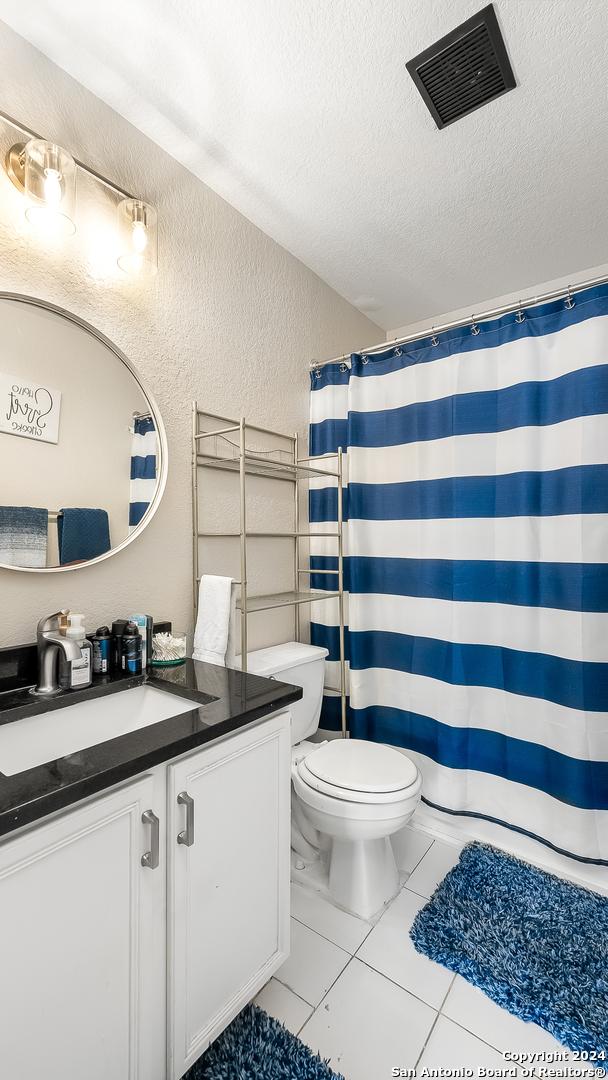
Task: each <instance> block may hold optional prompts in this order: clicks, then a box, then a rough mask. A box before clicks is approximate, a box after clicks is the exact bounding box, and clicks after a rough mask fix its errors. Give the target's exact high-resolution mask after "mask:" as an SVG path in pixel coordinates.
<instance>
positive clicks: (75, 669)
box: [59, 612, 93, 690]
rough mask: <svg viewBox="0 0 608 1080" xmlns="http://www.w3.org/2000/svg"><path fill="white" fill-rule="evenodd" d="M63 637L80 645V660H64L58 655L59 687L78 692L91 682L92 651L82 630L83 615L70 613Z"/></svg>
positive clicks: (83, 629)
mask: <svg viewBox="0 0 608 1080" xmlns="http://www.w3.org/2000/svg"><path fill="white" fill-rule="evenodd" d="M65 636H66V637H68V638H72V639H73V640H74V641H76V642H77V644H78V645H80V659H79V660H66V659H65V657H64V655H63V653H59V685H60V686H61V688H62V689H63V690H78V689H82V687H84V686H90V685H91V683H92V681H93V649H92V646H91V642H90V641H89V640H88V639H87V636H86V631H85V628H84V615H78V614H76V613H75V612H70V614H69V615H68V627H67V629H66V632H65Z"/></svg>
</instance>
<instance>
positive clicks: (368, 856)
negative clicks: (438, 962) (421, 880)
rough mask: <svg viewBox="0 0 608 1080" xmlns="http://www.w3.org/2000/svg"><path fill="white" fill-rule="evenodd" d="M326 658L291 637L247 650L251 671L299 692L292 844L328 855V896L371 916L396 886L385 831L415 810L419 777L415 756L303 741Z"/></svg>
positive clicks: (369, 745) (313, 719)
mask: <svg viewBox="0 0 608 1080" xmlns="http://www.w3.org/2000/svg"><path fill="white" fill-rule="evenodd" d="M326 656H327V649H321V648H319V647H318V646H315V645H303V644H300V643H299V642H296V641H290V642H287V643H286V644H284V645H277V646H274V647H272V648H270V649H259V650H258V651H256V652H251V653H249V655H248V669H249V671H250V672H252V673H253V674H256V675H265V676H266V677H267V678H276V679H280V680H281V681H282V682H288V683H289V682H290V683H294V684H295V685H296V686H301V687H302V689H303V691H304V696H303V698H302V700H301V701H297V702H295V704H294V705H292V706H291V713H292V745H293V750H292V780H293V788H294V791H295V793H296V798H295V800H294V805H293V810H294V814H293V817H294V822H293V826H292V843H293V844H294V846H295V847H297V850H298V851H300V852H301V853H303V854H305V855H308V856H309V857H312V858H320V857H321V858H323V857H327V860H328V890H329V895H330V897H331V898H332V900H334V901H335V903H336V904H338V905H339V906H340V907H343V908H346V909H347V910H348V911H352V912H354V913H355V914H356V915H360V916H362V917H363V918H369V917H370V916H371V915H374V914H375V913H376V912H377V911H378V910H379V909H380V908H381V907H382V906H383V904H385V903H387V901H388V900H390V899H391V898H392V897H393V896H394V895H395V894H396V892H397V890H398V888H399V877H398V872H397V867H396V864H395V858H394V855H393V849H392V847H391V844H390V841H389V836H390V835H391V834H392V833H394V832H397V831H398V830H399V829H401V828H403V826H404V825H405V824H406V822H407V821H408V820H409V818H410V817H411V816H412V814H413V813H414V810H415V809H416V806H417V805H418V802H419V800H420V789H421V786H422V779H421V776H420V773H419V772H418V769H417V768H416V765H415V764H414V762H413V761H410V759H409V758H408V757H406V756H405V754H402V753H401V752H400V751H399V750H395V749H394V748H393V747H390V746H383V745H381V744H380V743H373V742H366V741H363V740H360V739H332V740H331V741H329V742H323V743H313V742H307V741H305V740H306V739H307V738H308V737H309V736H310V735H313V734H314V733H315V731H316V730H317V728H318V726H319V716H320V712H321V703H322V699H323V681H324V669H325V657H326ZM298 825H299V828H298ZM294 834H295V835H294Z"/></svg>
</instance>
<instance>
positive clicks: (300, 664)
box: [237, 641, 328, 745]
mask: <svg viewBox="0 0 608 1080" xmlns="http://www.w3.org/2000/svg"><path fill="white" fill-rule="evenodd" d="M327 655H328V652H327V649H322V648H320V647H319V646H318V645H304V644H302V643H301V642H299V641H287V642H285V643H284V644H283V645H273V646H272V647H271V648H269V649H257V650H255V651H254V652H250V653H248V654H247V670H248V671H250V672H251V674H252V675H264V676H265V677H266V678H267V679H279V680H280V682H286V683H293V684H294V686H301V687H302V689H303V691H304V694H303V697H302V699H301V701H294V702H293V704H292V705H290V706H289V708H290V711H291V716H292V722H291V741H292V744H294V745H295V743H299V742H301V741H302V739H306V738H308V736H309V735H312V734H313V733H314V732H315V731H316V730H317V728H318V726H319V716H320V714H321V703H322V701H323V682H324V677H325V657H326V656H327ZM237 664H238V665H239V666H240V657H239V658H238V661H237Z"/></svg>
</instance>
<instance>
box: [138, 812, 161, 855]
mask: <svg viewBox="0 0 608 1080" xmlns="http://www.w3.org/2000/svg"><path fill="white" fill-rule="evenodd" d="M141 820H142V822H143V824H144V825H151V826H152V832H151V834H150V842H151V845H152V846H151V848H150V850H149V851H144V853H143V855H142V857H141V865H142V866H147V867H148V870H156V867H157V866H158V855H159V851H160V822H159V820H158V818H157V816H156V814H154V813H153V812H152V810H146V811H145V813H143V814H142V815H141Z"/></svg>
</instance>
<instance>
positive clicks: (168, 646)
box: [152, 631, 186, 667]
mask: <svg viewBox="0 0 608 1080" xmlns="http://www.w3.org/2000/svg"><path fill="white" fill-rule="evenodd" d="M185 659H186V635H185V634H184V633H181V632H179V631H178V632H176V633H175V634H167V633H164V634H154V635H153V637H152V666H153V667H175V666H176V665H177V664H183V663H184V661H185Z"/></svg>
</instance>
